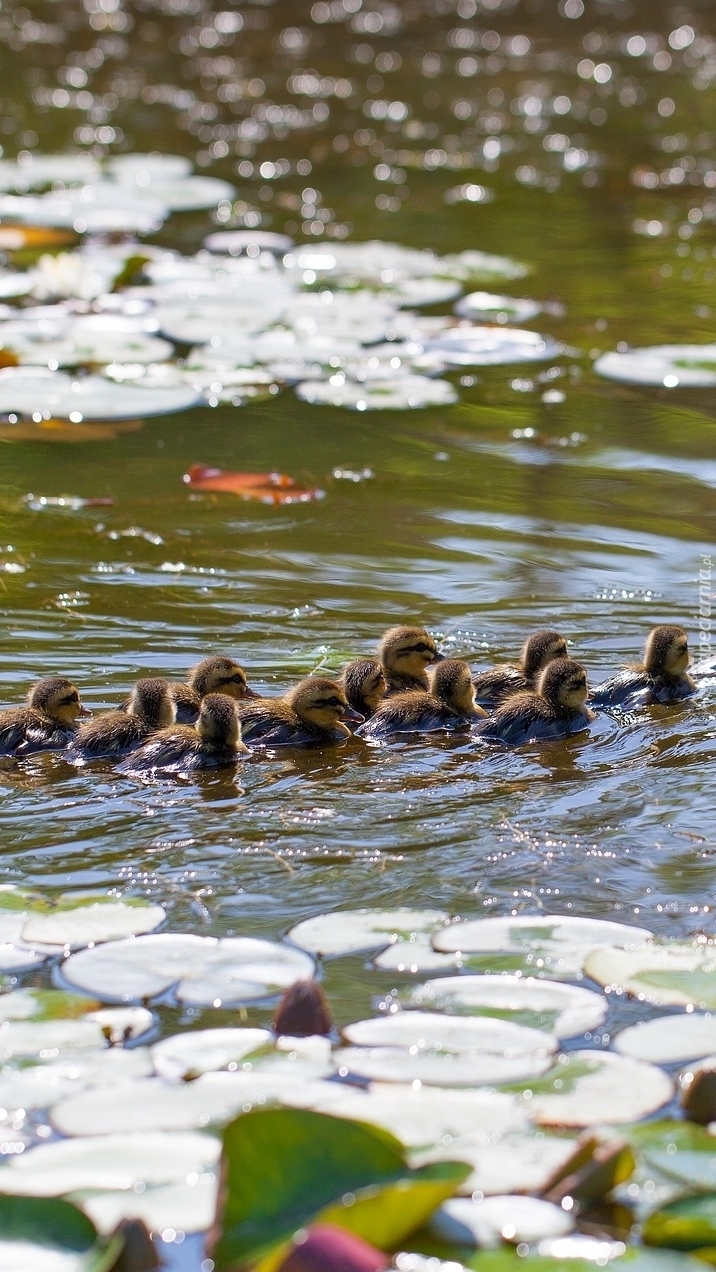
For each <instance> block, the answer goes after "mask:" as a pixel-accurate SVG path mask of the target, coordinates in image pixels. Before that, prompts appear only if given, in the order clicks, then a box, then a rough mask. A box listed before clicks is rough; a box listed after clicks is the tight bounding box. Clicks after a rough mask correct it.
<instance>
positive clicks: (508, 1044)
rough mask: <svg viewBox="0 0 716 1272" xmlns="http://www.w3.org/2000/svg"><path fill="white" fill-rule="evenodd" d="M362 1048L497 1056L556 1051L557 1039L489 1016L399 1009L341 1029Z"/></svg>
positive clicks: (349, 1039)
mask: <svg viewBox="0 0 716 1272" xmlns="http://www.w3.org/2000/svg"><path fill="white" fill-rule="evenodd" d="M342 1033H343V1036H344V1037H345V1038H346V1039H347V1040H348V1042H352V1043H354V1044H355V1045H356V1046H359V1047H381V1046H383V1047H391V1046H392V1047H395V1046H401V1047H410V1048H417V1050H419V1051H426V1052H427V1051H440V1050H445V1051H460V1050H463V1051H464V1050H481V1051H488V1052H493V1053H494V1054H495V1055H507V1056H514V1055H525V1054H526V1053H530V1052H541V1053H543V1054H545V1055H549V1054H551V1053H552V1052H554V1051H556V1050H557V1039H556V1038H555V1037H553V1036H552V1035H551V1034H548V1033H543V1032H542V1030H540V1029H529V1028H527V1027H526V1026H525V1025H516V1024H513V1022H512V1021H509V1020H505V1021H503V1020H495V1019H493V1018H492V1017H490V1016H478V1017H473V1016H446V1015H441V1014H440V1013H438V1012H426V1011H398V1012H394V1013H391V1014H390V1015H387V1016H379V1017H377V1018H375V1019H372V1020H359V1021H356V1023H355V1024H352V1025H346V1026H344V1028H343V1030H342Z"/></svg>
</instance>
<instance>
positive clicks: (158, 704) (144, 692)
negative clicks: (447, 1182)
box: [68, 677, 174, 760]
mask: <svg viewBox="0 0 716 1272" xmlns="http://www.w3.org/2000/svg"><path fill="white" fill-rule="evenodd" d="M173 723H174V701H173V699H172V696H171V693H170V691H169V685H168V683H167V681H166V680H161V679H160V678H159V677H153V678H151V679H147V680H138V681H137V683H136V685H135V686H134V689H133V690H132V693H131V695H130V698H129V705H128V707H127V710H126V711H105V712H103V714H102V715H99V716H97V717H96V719H94V720H90V721H88V723H87V724H83V725H81V726H80V728H79V729H78V731H77V734H76V736H75V737H74V739H73V741H72V743H71V745H70V748H69V752H68V758H71V759H84V760H91V759H95V758H97V757H99V756H101V755H117V756H119V755H126V754H127V752H128V751H133V750H134V749H135V747H138V746H139V744H140V743H141V742H144V740H145V739H146V738H148V737H149V735H150V734H152V733H156V732H157V730H158V729H167V728H169V726H170V725H172V724H173Z"/></svg>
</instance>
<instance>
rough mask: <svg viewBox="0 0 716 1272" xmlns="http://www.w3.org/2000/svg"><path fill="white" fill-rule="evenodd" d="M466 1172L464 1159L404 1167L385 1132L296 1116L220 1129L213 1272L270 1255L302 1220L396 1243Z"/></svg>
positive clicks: (288, 1112) (265, 1113)
mask: <svg viewBox="0 0 716 1272" xmlns="http://www.w3.org/2000/svg"><path fill="white" fill-rule="evenodd" d="M469 1173H470V1167H469V1166H468V1165H466V1164H465V1163H463V1162H440V1163H435V1164H433V1165H431V1166H429V1167H423V1168H421V1169H418V1170H411V1169H410V1167H409V1166H408V1165H407V1164H406V1160H405V1154H404V1150H403V1148H402V1145H401V1144H400V1143H399V1142H398V1140H396V1139H395V1138H394V1137H393V1136H392V1135H390V1134H389V1133H388V1132H387V1131H383V1130H381V1129H379V1128H378V1127H374V1126H367V1125H365V1124H364V1123H361V1122H353V1121H349V1120H347V1119H344V1118H334V1117H330V1116H328V1115H327V1114H324V1113H314V1112H312V1111H308V1110H303V1109H268V1110H256V1111H254V1112H250V1113H246V1114H244V1115H242V1116H241V1117H238V1118H236V1119H235V1120H234V1121H233V1122H231V1123H230V1124H229V1126H227V1127H226V1130H225V1131H224V1151H223V1157H222V1181H223V1194H224V1203H223V1209H222V1211H221V1214H220V1215H219V1218H218V1224H217V1228H218V1239H217V1241H216V1244H215V1247H214V1249H213V1251H212V1257H213V1259H214V1262H215V1265H216V1268H217V1272H228V1270H229V1269H231V1268H234V1267H236V1266H237V1265H243V1264H246V1263H252V1262H255V1261H257V1260H262V1263H261V1267H262V1269H265V1272H268V1270H269V1268H271V1267H273V1266H274V1265H275V1257H273V1256H275V1254H276V1251H277V1249H278V1250H279V1251H280V1250H281V1249H282V1247H283V1245H284V1243H285V1242H286V1241H288V1240H289V1239H290V1237H291V1236H292V1235H293V1233H294V1232H295V1231H296V1230H297V1229H298V1228H300V1227H303V1226H304V1225H306V1224H307V1223H310V1222H313V1221H316V1220H320V1222H325V1223H336V1224H339V1225H340V1226H341V1227H344V1228H347V1229H348V1230H349V1231H351V1232H354V1233H357V1234H358V1235H360V1236H365V1237H367V1238H369V1239H370V1240H371V1241H372V1242H373V1243H375V1241H376V1234H380V1239H381V1240H382V1241H384V1242H385V1244H386V1245H390V1244H396V1243H398V1242H400V1241H401V1240H402V1239H403V1237H404V1236H407V1235H409V1233H410V1232H412V1231H413V1230H414V1228H416V1227H420V1226H421V1225H422V1224H423V1223H424V1222H425V1220H426V1219H427V1218H428V1217H429V1215H430V1214H431V1213H432V1211H433V1210H434V1209H435V1208H436V1207H437V1206H438V1205H440V1203H441V1202H442V1201H443V1200H445V1198H446V1197H448V1196H451V1195H452V1193H453V1192H454V1191H455V1189H456V1188H457V1186H458V1185H459V1184H460V1183H461V1182H462V1180H464V1179H465V1178H466V1177H467V1175H468V1174H469Z"/></svg>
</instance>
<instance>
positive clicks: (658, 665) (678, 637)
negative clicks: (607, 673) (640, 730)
mask: <svg viewBox="0 0 716 1272" xmlns="http://www.w3.org/2000/svg"><path fill="white" fill-rule="evenodd" d="M688 666H689V639H688V636H687V634H686V632H685V631H684V628H683V627H672V626H667V625H662V626H660V627H653V628H652V630H651V631H650V632H649V635H648V636H647V639H646V645H645V647H644V658H643V661H642V662H640V663H636V664H635V665H634V666H632V667H627V668H625V670H624V671H622V672H620V673H619V675H617V676H612V678H611V679H610V680H605V681H604V682H603V683H602V684H601V685H597V687H596V689H594V690H593V691H592V693H591V695H590V702H591V703H592V706H595V707H607V708H608V707H618V708H619V709H620V710H625V711H628V710H630V709H632V708H634V707H645V706H651V705H652V704H653V703H661V704H663V705H668V704H669V703H672V702H681V701H682V700H683V699H684V698H690V697H691V695H692V694H693V693H695V692H696V689H697V685H696V682H695V681H694V680H693V679H692V677H691V676H689V675H688V674H687V668H688Z"/></svg>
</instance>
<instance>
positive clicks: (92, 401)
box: [0, 367, 201, 423]
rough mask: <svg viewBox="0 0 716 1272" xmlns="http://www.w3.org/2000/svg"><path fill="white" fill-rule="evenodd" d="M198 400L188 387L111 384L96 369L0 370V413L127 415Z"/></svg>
mask: <svg viewBox="0 0 716 1272" xmlns="http://www.w3.org/2000/svg"><path fill="white" fill-rule="evenodd" d="M200 401H201V394H199V393H197V392H196V390H195V389H191V388H167V389H158V388H157V389H152V388H141V387H135V386H133V385H123V384H120V385H117V384H112V383H111V382H110V381H109V380H106V379H105V378H104V377H103V376H100V375H86V376H83V377H82V378H80V379H73V377H72V376H69V375H65V374H64V373H63V372H61V371H50V370H45V369H44V368H40V367H6V368H5V369H4V370H2V371H0V414H3V415H5V414H13V413H14V414H17V415H25V416H32V417H34V416H35V415H36V414H37V415H39V416H40V417H43V416H44V417H45V418H47V419H49V418H52V419H66V420H69V421H70V422H72V423H75V422H76V423H80V422H81V421H82V420H129V419H141V418H143V417H144V416H148V415H169V414H172V413H173V412H175V411H186V410H188V408H189V407H191V406H196V405H197V404H198V403H199V402H200Z"/></svg>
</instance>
